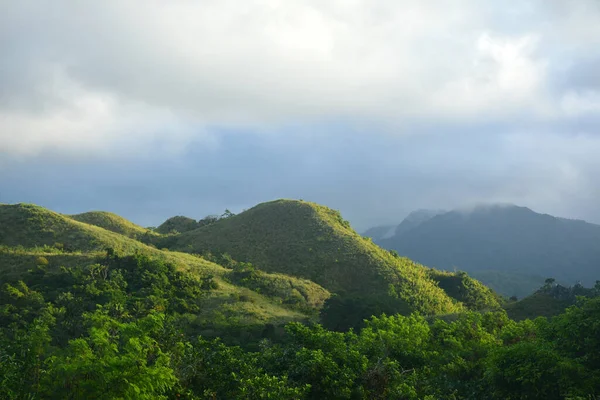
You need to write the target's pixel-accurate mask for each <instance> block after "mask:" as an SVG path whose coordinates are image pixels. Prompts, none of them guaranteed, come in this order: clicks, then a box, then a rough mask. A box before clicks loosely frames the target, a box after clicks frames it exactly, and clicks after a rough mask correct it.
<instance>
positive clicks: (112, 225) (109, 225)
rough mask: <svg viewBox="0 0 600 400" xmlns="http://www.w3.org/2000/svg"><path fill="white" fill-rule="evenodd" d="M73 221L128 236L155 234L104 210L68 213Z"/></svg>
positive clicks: (139, 236)
mask: <svg viewBox="0 0 600 400" xmlns="http://www.w3.org/2000/svg"><path fill="white" fill-rule="evenodd" d="M68 217H69V218H72V219H74V220H75V221H79V222H83V223H86V224H89V225H94V226H98V227H100V228H104V229H106V230H107V231H111V232H115V233H118V234H121V235H124V236H127V237H129V238H134V239H135V238H141V237H143V236H144V235H156V233H154V232H153V231H151V230H149V229H146V228H142V227H141V226H139V225H136V224H134V223H133V222H130V221H128V220H126V219H125V218H123V217H121V216H119V215H117V214H113V213H110V212H106V211H90V212H86V213H82V214H76V215H69V216H68Z"/></svg>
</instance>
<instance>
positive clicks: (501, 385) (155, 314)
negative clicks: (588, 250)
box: [0, 201, 600, 400]
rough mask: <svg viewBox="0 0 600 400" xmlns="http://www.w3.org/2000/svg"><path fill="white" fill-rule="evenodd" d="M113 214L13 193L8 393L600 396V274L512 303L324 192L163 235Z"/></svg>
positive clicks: (2, 321)
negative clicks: (413, 256) (436, 264)
mask: <svg viewBox="0 0 600 400" xmlns="http://www.w3.org/2000/svg"><path fill="white" fill-rule="evenodd" d="M83 215H85V214H83ZM92 215H100V216H104V215H105V214H104V213H92ZM106 215H109V216H110V214H106ZM109 219H110V220H111V221H113V222H115V221H119V222H118V224H117V225H119V226H120V227H121V228H116V227H115V225H114V224H112V225H111V224H108V223H107V222H106V221H104V220H103V219H99V218H97V217H94V218H90V219H88V220H89V221H90V222H94V223H95V224H97V225H104V226H105V227H106V228H109V227H111V226H112V227H113V231H114V232H113V231H109V230H107V229H104V228H102V227H100V226H95V225H91V224H89V223H87V222H81V221H75V220H74V219H72V218H69V217H66V216H62V215H60V214H56V213H53V212H51V211H48V210H45V209H43V208H41V207H37V206H32V205H14V206H4V205H0V399H23V398H28V399H34V398H39V399H55V398H65V399H91V398H93V399H190V400H200V399H203V400H204V399H206V400H209V399H210V400H212V399H247V400H251V399H252V400H254V399H284V400H285V399H289V400H292V399H294V400H300V399H324V398H325V399H427V400H433V399H454V400H463V399H464V400H466V399H493V400H495V399H550V400H552V399H593V398H596V397H597V396H598V395H600V389H599V388H600V356H599V354H600V282H597V283H596V286H595V287H594V288H591V289H586V288H584V287H582V286H581V285H575V286H573V287H570V288H566V287H563V286H561V285H558V284H556V282H555V281H554V280H553V279H548V280H546V282H545V284H544V286H543V287H542V288H541V289H539V290H538V291H537V292H536V293H535V294H534V295H532V296H530V297H528V298H525V299H523V300H521V301H515V300H511V301H508V302H506V303H505V302H504V301H503V300H502V299H500V298H499V297H498V296H497V295H495V294H494V292H493V291H491V290H490V289H488V288H487V287H485V286H483V285H482V284H481V283H480V282H478V281H477V280H475V279H473V278H471V277H469V276H468V275H467V274H466V273H464V272H456V273H450V272H443V271H438V270H435V269H430V268H426V267H423V266H421V265H419V264H416V263H414V262H412V261H410V260H408V259H406V258H402V257H400V256H398V254H397V253H396V252H394V251H386V250H382V249H380V248H378V247H377V246H375V245H373V243H372V242H371V241H370V240H369V239H365V238H362V237H360V236H358V235H357V234H356V233H355V232H354V231H353V230H352V229H351V228H350V226H349V224H348V223H347V222H346V221H344V220H343V219H342V218H341V217H340V215H339V214H338V213H337V212H335V211H332V210H330V209H327V208H325V207H321V206H318V205H315V204H312V203H304V202H292V201H277V202H272V203H266V204H262V205H259V206H257V207H255V208H254V209H251V210H249V211H247V212H244V213H242V214H240V215H238V216H234V215H231V213H229V214H227V215H224V216H222V217H220V218H214V219H211V220H210V222H209V223H208V222H207V220H206V219H205V220H204V221H205V222H204V223H203V224H201V225H202V226H200V227H198V228H196V229H193V230H190V231H188V232H184V233H175V232H171V233H170V234H168V235H161V234H157V233H150V234H146V233H143V234H142V235H141V236H140V235H138V234H137V233H135V232H134V231H132V230H130V229H129V230H127V229H125V227H129V228H131V226H132V225H133V224H131V225H129V223H127V221H125V220H123V221H120V219H118V218H117V219H115V218H109ZM201 221H202V220H201ZM133 226H135V225H133ZM119 229H120V230H119ZM142 229H143V228H142ZM119 232H120V233H119ZM137 232H141V231H139V230H138V231H137ZM148 239H150V240H148ZM141 240H144V241H147V242H151V243H155V244H157V245H158V246H159V247H160V248H163V247H166V246H168V247H170V248H171V249H181V250H185V251H187V252H188V253H182V252H177V251H169V250H159V249H157V248H155V247H153V246H152V245H147V244H144V243H142V242H141ZM190 253H193V254H190ZM199 254H201V255H199ZM315 282H317V283H315ZM318 283H322V286H321V285H319V284H318ZM328 289H329V290H328ZM330 290H331V292H330ZM332 292H333V293H334V294H333V295H332ZM501 305H504V307H505V309H506V311H505V310H503V309H502V307H501ZM472 310H478V311H472ZM540 315H542V316H540ZM511 317H512V318H513V319H511ZM318 318H319V319H318ZM527 318H530V319H527ZM517 320H518V321H517ZM317 322H320V324H318V323H317Z"/></svg>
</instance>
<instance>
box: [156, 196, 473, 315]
mask: <svg viewBox="0 0 600 400" xmlns="http://www.w3.org/2000/svg"><path fill="white" fill-rule="evenodd" d="M159 243H160V244H159V246H160V247H163V246H164V247H169V248H172V249H174V250H181V251H190V252H198V253H202V252H205V251H211V252H214V253H228V254H230V255H231V256H232V257H233V258H234V259H237V260H241V261H249V262H252V263H253V264H254V265H256V266H257V267H258V268H260V269H262V270H265V271H269V272H280V273H285V274H288V275H293V276H299V277H303V278H306V279H310V280H312V281H314V282H317V283H318V284H320V285H321V286H323V287H325V288H327V289H328V290H330V291H332V292H336V293H338V294H340V295H343V296H353V297H359V296H360V297H361V298H365V297H366V298H368V297H369V296H376V297H381V296H382V294H383V295H384V296H388V297H398V298H399V299H400V300H401V301H402V302H404V303H405V304H407V305H408V306H409V307H408V308H409V309H410V310H418V311H421V312H424V313H427V314H436V313H449V312H456V311H459V310H461V309H462V308H463V307H462V304H460V303H459V302H457V301H455V300H454V299H452V298H450V297H449V296H448V295H446V293H445V292H444V291H443V290H441V289H440V288H439V287H438V286H437V284H436V282H434V281H433V280H432V279H431V278H430V276H429V275H428V273H427V270H426V269H425V268H423V267H422V266H421V265H418V264H416V263H414V262H412V261H410V260H409V259H406V258H401V257H397V256H394V255H393V254H391V253H390V252H388V251H386V250H383V249H381V248H379V247H378V246H376V245H375V244H373V243H372V241H371V240H369V239H365V238H363V237H361V236H359V235H358V234H357V233H356V232H355V231H354V230H353V229H352V228H351V227H350V225H349V223H348V222H347V221H344V220H343V218H342V217H341V216H340V214H339V213H338V212H336V211H334V210H331V209H329V208H327V207H323V206H320V205H317V204H314V203H309V202H304V201H293V200H277V201H272V202H268V203H263V204H259V205H257V206H256V207H254V208H252V209H250V210H247V211H245V212H243V213H241V214H238V215H236V216H232V217H229V218H225V219H221V220H219V221H218V222H216V223H214V224H212V225H209V226H205V227H202V228H199V229H196V230H193V231H190V232H186V233H182V234H180V235H175V236H171V237H168V238H164V239H162V241H160V242H159Z"/></svg>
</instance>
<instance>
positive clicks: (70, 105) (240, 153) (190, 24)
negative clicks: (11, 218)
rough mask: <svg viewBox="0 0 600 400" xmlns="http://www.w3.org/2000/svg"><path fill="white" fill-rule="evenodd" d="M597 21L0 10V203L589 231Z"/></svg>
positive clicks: (227, 4) (483, 13) (479, 4)
mask: <svg viewBox="0 0 600 400" xmlns="http://www.w3.org/2000/svg"><path fill="white" fill-rule="evenodd" d="M599 49H600V3H599V2H597V1H595V0H589V1H586V0H579V1H578V0H575V1H565V2H561V1H542V0H540V1H509V2H502V3H501V4H500V3H498V2H492V1H474V0H472V1H466V0H458V1H457V0H452V1H450V0H447V1H436V2H427V1H391V0H389V1H388V0H377V1H366V0H364V1H360V0H353V1H348V0H345V1H322V0H320V1H316V0H315V1H310V0H306V1H268V0H264V1H258V0H246V1H224V0H219V1H184V0H182V1H169V2H167V1H159V0H147V1H144V2H136V1H101V2H85V3H82V2H75V1H56V0H53V1H27V0H21V1H18V2H16V1H9V0H4V1H0V52H1V53H0V54H2V61H1V62H0V202H2V203H15V202H27V203H37V204H40V205H42V206H45V207H48V208H51V209H54V210H56V211H59V212H64V213H76V212H81V211H87V210H92V209H101V210H107V211H113V212H116V213H118V214H120V215H122V216H124V217H126V218H128V219H131V220H132V221H134V222H137V223H139V224H142V225H157V224H159V223H160V222H161V221H163V220H164V219H166V218H167V217H169V216H172V215H188V216H191V217H195V218H201V217H203V216H204V215H206V214H211V213H220V212H222V211H223V210H224V209H225V208H229V209H231V210H232V211H234V212H237V211H240V210H242V209H244V208H248V207H251V206H252V205H254V204H256V203H259V202H262V201H266V200H271V199H275V198H299V199H305V200H311V201H315V202H319V203H322V204H326V205H328V206H330V207H333V208H336V209H339V210H340V211H341V212H342V214H343V215H344V217H346V218H347V219H349V220H350V221H351V222H352V224H353V226H354V227H355V228H357V229H359V230H361V229H365V228H367V227H369V226H373V225H378V224H385V223H390V222H392V223H397V222H399V221H400V220H401V219H402V217H404V216H405V215H406V214H407V213H408V212H410V211H412V210H414V209H420V208H435V209H438V208H442V209H450V208H455V207H464V206H465V205H470V204H479V203H514V204H518V205H522V206H527V207H530V208H532V209H534V210H536V211H539V212H547V213H550V214H554V215H559V216H563V217H570V218H580V219H586V220H588V221H591V222H600V202H598V200H597V199H598V196H599V195H600V185H598V176H599V174H600V157H598V154H600V128H599V127H600V50H599Z"/></svg>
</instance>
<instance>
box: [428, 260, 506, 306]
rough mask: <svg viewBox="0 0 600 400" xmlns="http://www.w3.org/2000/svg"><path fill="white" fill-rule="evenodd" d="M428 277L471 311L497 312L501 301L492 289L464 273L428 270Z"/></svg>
mask: <svg viewBox="0 0 600 400" xmlns="http://www.w3.org/2000/svg"><path fill="white" fill-rule="evenodd" d="M429 276H430V277H431V278H432V279H433V280H434V281H436V282H437V283H438V285H439V287H441V288H442V289H443V290H444V291H445V292H446V294H448V296H450V297H452V298H453V299H456V300H458V301H460V302H462V303H463V304H464V305H466V306H467V307H468V308H470V309H472V310H497V309H500V308H501V303H502V299H501V298H500V296H498V295H497V294H496V293H495V292H494V291H493V290H492V289H490V288H488V287H487V286H485V285H484V284H483V283H481V282H479V281H478V280H476V279H473V278H471V277H470V276H469V275H467V273H466V272H447V271H439V270H436V269H433V268H432V269H430V270H429Z"/></svg>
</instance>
